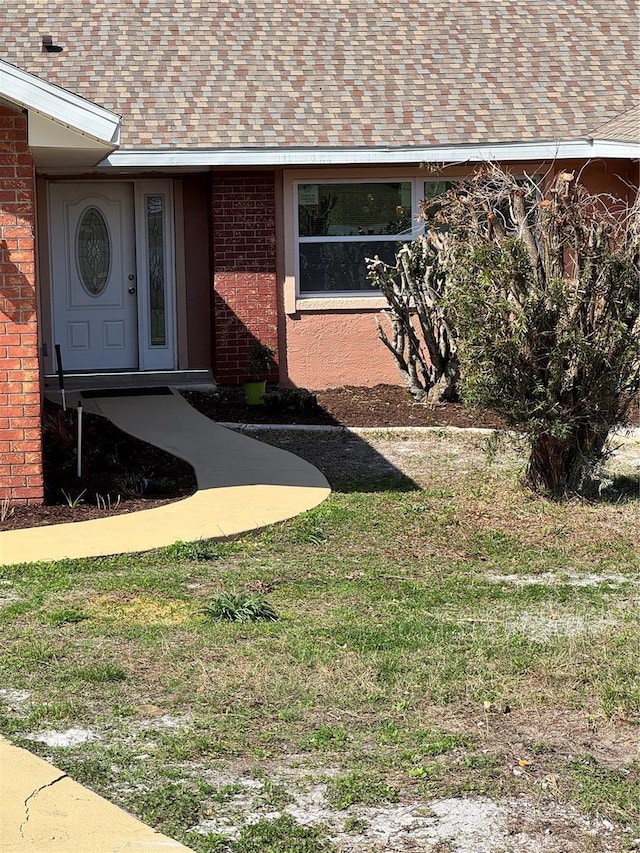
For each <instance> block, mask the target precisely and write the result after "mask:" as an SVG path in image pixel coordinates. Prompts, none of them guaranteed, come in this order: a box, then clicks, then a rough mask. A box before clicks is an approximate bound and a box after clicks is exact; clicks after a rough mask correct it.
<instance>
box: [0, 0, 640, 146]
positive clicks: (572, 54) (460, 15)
mask: <svg viewBox="0 0 640 853" xmlns="http://www.w3.org/2000/svg"><path fill="white" fill-rule="evenodd" d="M1 15H2V19H3V21H2V35H3V38H2V45H1V47H0V58H1V59H4V60H6V61H8V62H10V63H13V64H15V65H17V66H19V67H20V68H22V69H24V70H26V71H28V72H31V73H33V74H36V75H38V76H40V77H42V78H43V79H45V80H47V81H49V82H52V83H55V84H58V85H60V86H63V87H65V88H67V89H69V90H71V91H72V92H74V93H77V94H78V95H81V96H83V97H85V98H88V99H90V100H91V101H93V102H95V103H97V104H100V105H102V106H104V107H107V108H108V109H110V110H112V111H114V112H116V113H118V114H121V115H122V116H123V126H122V138H121V144H122V146H123V147H125V148H136V147H147V146H163V147H166V148H182V149H184V148H194V147H195V148H234V147H239V146H242V147H249V148H258V147H265V146H266V147H273V146H292V147H293V146H295V147H298V146H301V147H319V146H321V147H324V148H329V147H345V148H360V147H371V146H373V147H376V146H381V147H382V146H384V147H390V146H391V147H394V146H395V147H403V146H415V145H420V146H428V145H458V144H463V143H482V142H484V143H486V142H496V143H505V142H513V141H520V142H527V141H540V140H546V141H553V140H558V139H565V140H566V139H576V138H584V137H587V136H591V135H593V132H592V130H593V128H594V127H599V126H601V125H605V124H606V123H608V122H610V121H612V120H613V119H615V118H616V117H617V116H619V115H620V114H622V113H624V112H626V111H628V110H630V109H631V108H632V107H633V106H634V105H635V103H636V102H638V101H639V100H640V97H639V95H638V93H639V91H640V85H639V84H640V74H639V68H638V66H639V64H640V63H639V61H638V48H637V46H636V45H637V41H638V13H637V6H636V2H635V0H565V2H560V0H518V2H511V0H496V2H493V3H486V2H485V0H429V2H424V0H405V2H402V3H398V2H392V0H334V2H324V0H286V2H283V0H237V2H235V3H232V2H229V0H223V2H212V0H172V2H165V1H164V0H91V3H88V2H86V0H4V2H3V4H2V10H1ZM46 35H51V36H52V39H53V42H54V43H57V44H59V45H61V46H62V47H63V48H64V49H63V51H62V52H60V53H47V52H43V50H42V37H43V36H46ZM608 138H611V137H608Z"/></svg>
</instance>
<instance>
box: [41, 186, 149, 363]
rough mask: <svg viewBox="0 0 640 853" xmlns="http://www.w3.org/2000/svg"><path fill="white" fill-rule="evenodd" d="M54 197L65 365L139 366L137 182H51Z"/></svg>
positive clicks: (56, 305)
mask: <svg viewBox="0 0 640 853" xmlns="http://www.w3.org/2000/svg"><path fill="white" fill-rule="evenodd" d="M50 202H51V219H50V221H51V253H52V282H53V317H54V343H56V344H60V348H61V352H62V364H63V367H64V369H65V370H126V369H129V370H133V369H137V367H138V300H137V286H136V253H135V231H134V213H133V186H132V184H126V183H107V182H106V181H105V182H101V183H91V184H88V183H65V184H52V185H51V187H50Z"/></svg>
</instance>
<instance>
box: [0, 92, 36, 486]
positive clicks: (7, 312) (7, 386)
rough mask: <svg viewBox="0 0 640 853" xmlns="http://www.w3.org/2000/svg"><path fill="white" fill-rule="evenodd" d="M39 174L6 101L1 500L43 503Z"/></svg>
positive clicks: (1, 205)
mask: <svg viewBox="0 0 640 853" xmlns="http://www.w3.org/2000/svg"><path fill="white" fill-rule="evenodd" d="M34 222H35V180H34V171H33V160H32V158H31V155H30V153H29V150H28V147H27V120H26V117H25V116H24V115H22V113H20V112H17V111H14V110H11V109H9V108H8V107H4V106H2V105H0V500H1V499H3V498H9V500H11V501H12V502H15V503H41V502H42V500H43V482H42V430H41V402H40V367H39V361H38V334H37V320H36V293H35V240H34V236H33V235H34Z"/></svg>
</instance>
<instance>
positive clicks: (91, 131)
mask: <svg viewBox="0 0 640 853" xmlns="http://www.w3.org/2000/svg"><path fill="white" fill-rule="evenodd" d="M0 96H2V97H3V98H4V99H5V100H7V101H10V102H11V103H14V104H15V105H16V106H18V107H22V108H23V109H27V110H33V111H34V112H37V113H40V114H41V115H44V116H46V117H47V118H50V119H52V120H53V121H55V122H57V123H59V124H61V125H63V126H64V127H69V128H71V130H74V131H76V132H77V133H81V134H83V135H84V136H87V137H89V138H91V139H93V140H95V141H96V142H102V143H103V144H105V145H108V146H109V147H111V148H112V147H115V146H117V145H118V144H119V142H120V125H121V118H120V116H118V115H116V113H112V112H111V111H110V110H107V109H105V108H104V107H100V106H98V105H97V104H94V103H92V102H91V101H88V100H86V99H85V98H81V97H80V96H79V95H74V94H73V92H68V91H67V90H66V89H62V88H61V87H60V86H54V85H53V84H52V83H47V82H45V81H44V80H41V79H40V78H39V77H35V76H34V75H33V74H29V73H27V72H26V71H22V69H20V68H17V67H16V66H15V65H10V64H9V63H7V62H3V61H1V60H0Z"/></svg>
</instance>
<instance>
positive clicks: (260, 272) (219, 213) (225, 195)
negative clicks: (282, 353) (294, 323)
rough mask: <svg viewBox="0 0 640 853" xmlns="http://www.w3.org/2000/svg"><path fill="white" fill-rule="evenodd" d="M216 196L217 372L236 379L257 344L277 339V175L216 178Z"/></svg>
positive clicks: (218, 377) (222, 380) (240, 377)
mask: <svg viewBox="0 0 640 853" xmlns="http://www.w3.org/2000/svg"><path fill="white" fill-rule="evenodd" d="M212 196H213V198H212V205H213V218H212V222H213V271H214V272H213V287H214V294H213V304H214V320H213V328H214V339H213V348H214V353H213V364H214V375H215V378H216V380H217V381H218V382H220V383H236V382H242V381H243V380H244V379H245V378H246V377H245V375H244V366H245V363H246V359H247V354H248V352H249V350H250V348H251V345H252V343H254V342H255V341H256V340H258V341H260V342H261V343H263V344H266V345H268V346H272V347H273V348H274V349H275V348H276V346H277V343H278V305H277V294H276V233H275V219H276V209H275V177H274V175H273V173H271V172H269V173H263V172H260V173H244V174H240V173H227V174H224V175H221V176H216V178H215V179H214V181H213V192H212ZM270 378H271V379H277V373H276V374H274V376H272V377H270Z"/></svg>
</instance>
